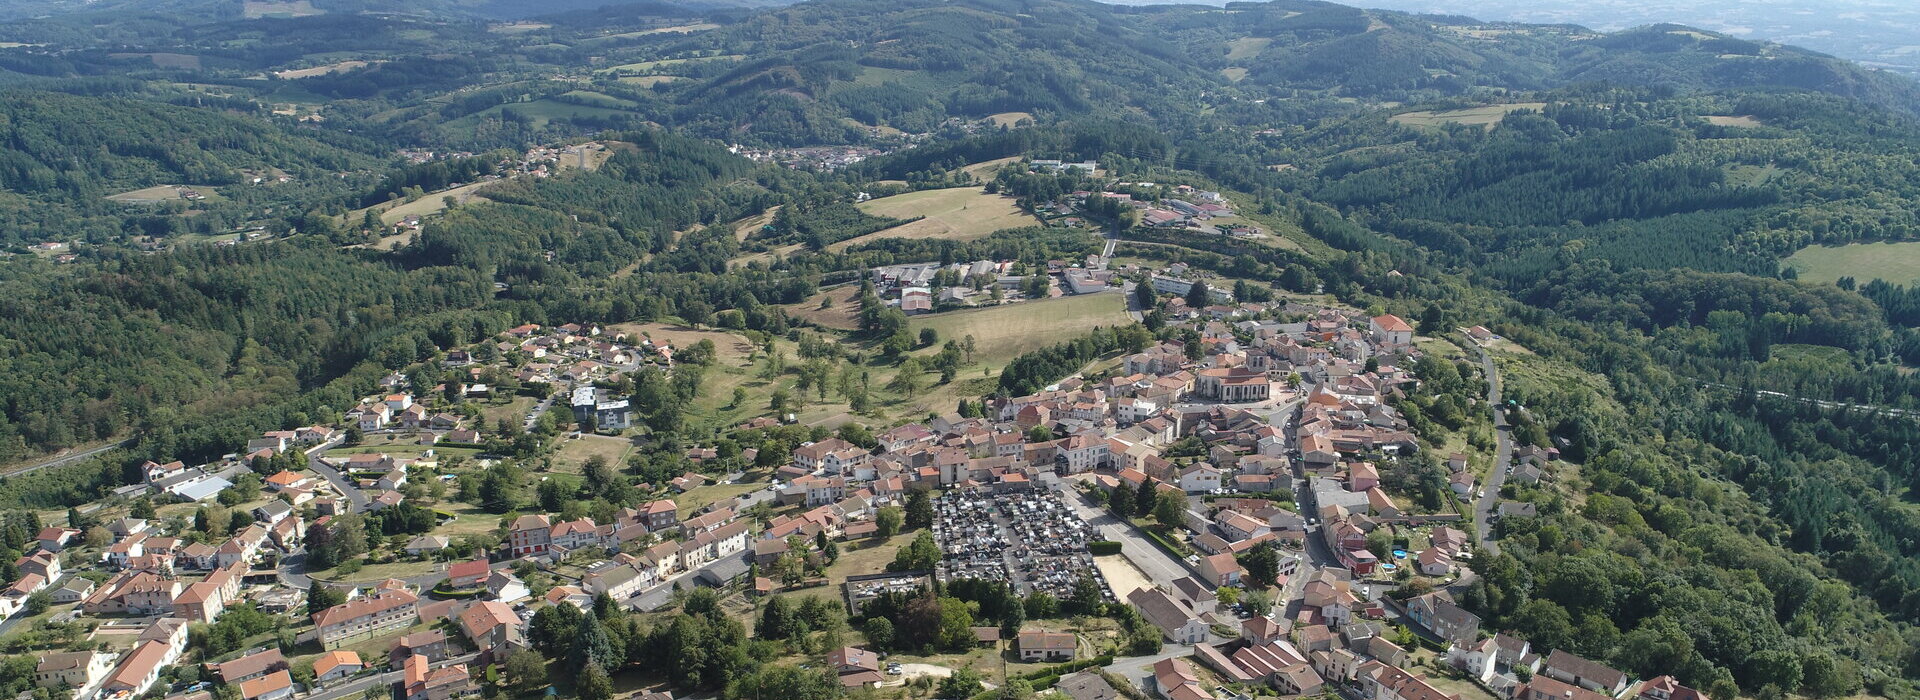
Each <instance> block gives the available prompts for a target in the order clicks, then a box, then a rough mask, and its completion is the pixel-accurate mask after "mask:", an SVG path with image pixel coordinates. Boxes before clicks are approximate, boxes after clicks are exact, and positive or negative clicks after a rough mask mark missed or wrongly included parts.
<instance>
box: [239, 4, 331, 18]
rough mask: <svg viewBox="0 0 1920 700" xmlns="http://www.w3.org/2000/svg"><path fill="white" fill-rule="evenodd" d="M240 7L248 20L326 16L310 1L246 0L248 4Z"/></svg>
mask: <svg viewBox="0 0 1920 700" xmlns="http://www.w3.org/2000/svg"><path fill="white" fill-rule="evenodd" d="M240 7H241V13H242V14H243V15H244V16H245V17H246V18H247V19H260V18H262V17H278V18H291V17H312V16H314V15H323V14H326V12H325V11H323V10H320V9H318V8H316V7H314V6H313V3H312V2H310V0H290V1H289V2H266V1H263V0H246V2H242V3H240Z"/></svg>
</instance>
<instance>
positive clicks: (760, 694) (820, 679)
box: [724, 665, 841, 700]
mask: <svg viewBox="0 0 1920 700" xmlns="http://www.w3.org/2000/svg"><path fill="white" fill-rule="evenodd" d="M840 694H841V688H840V682H839V681H838V680H837V679H835V678H834V677H833V676H832V675H831V674H829V673H828V672H827V670H826V669H822V668H814V669H804V668H795V667H793V666H786V665H779V666H774V665H767V666H761V667H760V668H759V669H756V670H755V671H754V672H753V673H749V674H747V675H745V676H742V677H740V678H738V679H736V680H734V681H733V682H732V683H731V684H728V685H727V690H726V693H725V695H724V697H725V698H726V700H832V699H833V698H836V697H839V696H840Z"/></svg>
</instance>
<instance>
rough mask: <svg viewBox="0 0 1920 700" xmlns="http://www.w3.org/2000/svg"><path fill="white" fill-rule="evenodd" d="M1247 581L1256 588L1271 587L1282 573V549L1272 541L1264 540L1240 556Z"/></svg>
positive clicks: (1241, 566)
mask: <svg viewBox="0 0 1920 700" xmlns="http://www.w3.org/2000/svg"><path fill="white" fill-rule="evenodd" d="M1239 560H1240V568H1242V569H1245V570H1246V575H1247V582H1248V583H1249V584H1251V585H1252V586H1253V587H1254V588H1270V587H1272V586H1273V585H1274V583H1275V582H1276V581H1277V580H1278V578H1277V577H1278V576H1279V575H1280V550H1279V548H1277V547H1275V546H1274V545H1273V543H1271V542H1262V543H1260V544H1259V545H1256V546H1254V548H1253V549H1250V550H1247V552H1246V553H1245V554H1241V555H1240V556H1239Z"/></svg>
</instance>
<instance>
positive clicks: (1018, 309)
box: [908, 292, 1132, 368]
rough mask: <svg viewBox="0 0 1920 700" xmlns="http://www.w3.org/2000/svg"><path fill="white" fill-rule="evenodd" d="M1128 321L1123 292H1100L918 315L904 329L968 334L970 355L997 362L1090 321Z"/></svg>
mask: <svg viewBox="0 0 1920 700" xmlns="http://www.w3.org/2000/svg"><path fill="white" fill-rule="evenodd" d="M1128 323H1132V318H1131V317H1129V316H1128V315H1127V300H1126V297H1125V295H1122V294H1119V293H1116V292H1106V293H1101V294H1087V295H1083V296H1071V297H1060V298H1057V299H1041V300H1038V301H1025V302H1019V303H1015V304H1006V305H1002V306H995V307H990V308H985V309H973V310H968V311H953V312H949V313H944V314H933V315H928V316H919V317H915V318H913V319H912V320H911V321H910V324H909V327H908V330H909V331H910V332H911V333H912V334H913V335H914V337H916V338H917V337H919V334H920V329H922V328H932V329H934V331H935V332H937V333H939V334H940V340H941V342H943V343H944V342H946V341H947V340H949V339H951V340H960V339H962V338H965V337H967V336H969V335H971V336H973V340H974V344H975V345H976V346H977V347H978V351H977V352H975V353H974V356H973V359H974V361H975V362H979V363H984V364H988V365H992V366H994V367H996V368H997V367H999V366H1000V365H1004V364H1006V362H1007V361H1009V360H1012V359H1013V358H1014V357H1015V356H1017V355H1019V354H1021V353H1024V352H1029V351H1033V350H1038V349H1040V348H1043V347H1046V346H1048V345H1053V344H1055V343H1060V342H1064V341H1068V340H1073V339H1074V338H1078V337H1080V336H1082V335H1085V334H1086V333H1087V331H1091V330H1093V328H1094V327H1095V326H1107V327H1112V326H1124V325H1126V324H1128ZM938 349H939V348H937V347H936V348H932V349H930V350H928V351H926V352H935V351H938Z"/></svg>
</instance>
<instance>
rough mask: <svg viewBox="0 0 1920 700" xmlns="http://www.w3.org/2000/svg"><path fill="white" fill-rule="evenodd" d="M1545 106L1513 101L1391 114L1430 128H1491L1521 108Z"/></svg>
mask: <svg viewBox="0 0 1920 700" xmlns="http://www.w3.org/2000/svg"><path fill="white" fill-rule="evenodd" d="M1546 106H1547V103H1545V102H1515V103H1513V104H1504V105H1487V106H1485V107H1470V108H1467V109H1450V110H1446V111H1439V112H1432V111H1426V112H1407V113H1405V114H1396V115H1393V117H1392V119H1393V121H1394V123H1397V124H1404V125H1406V126H1414V127H1428V128H1432V127H1438V126H1440V125H1442V124H1447V123H1454V124H1466V125H1469V126H1472V125H1480V126H1485V127H1487V128H1489V129H1491V128H1493V125H1494V124H1498V123H1500V120H1501V119H1503V118H1505V117H1506V116H1507V115H1508V114H1509V113H1512V112H1515V111H1518V110H1522V109H1534V110H1537V109H1541V108H1543V107H1546Z"/></svg>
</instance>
